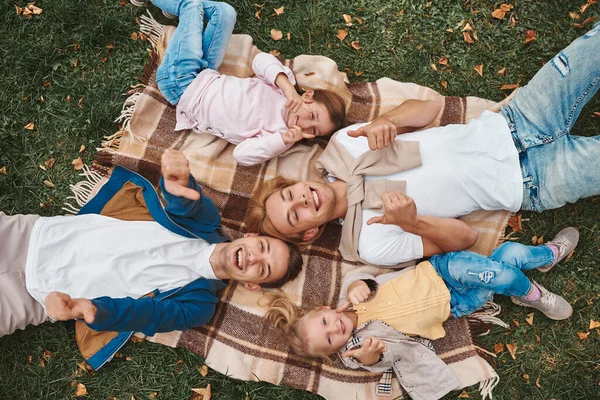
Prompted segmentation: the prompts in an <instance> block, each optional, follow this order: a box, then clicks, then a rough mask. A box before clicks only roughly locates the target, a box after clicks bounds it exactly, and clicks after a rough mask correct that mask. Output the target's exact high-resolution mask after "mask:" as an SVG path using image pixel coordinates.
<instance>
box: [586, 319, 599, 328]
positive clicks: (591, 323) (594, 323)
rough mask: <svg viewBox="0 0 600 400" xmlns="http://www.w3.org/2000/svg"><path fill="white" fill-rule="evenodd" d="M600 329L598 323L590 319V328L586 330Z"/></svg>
mask: <svg viewBox="0 0 600 400" xmlns="http://www.w3.org/2000/svg"><path fill="white" fill-rule="evenodd" d="M596 328H600V322H598V321H594V320H593V319H590V327H589V328H588V329H596Z"/></svg>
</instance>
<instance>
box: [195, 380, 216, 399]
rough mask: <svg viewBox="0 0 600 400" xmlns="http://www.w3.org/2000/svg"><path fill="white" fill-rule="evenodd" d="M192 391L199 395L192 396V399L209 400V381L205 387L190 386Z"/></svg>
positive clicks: (210, 393)
mask: <svg viewBox="0 0 600 400" xmlns="http://www.w3.org/2000/svg"><path fill="white" fill-rule="evenodd" d="M192 392H194V393H195V394H196V395H199V396H194V397H192V398H193V399H198V400H210V398H211V396H212V391H211V388H210V383H209V384H208V385H207V386H206V388H192Z"/></svg>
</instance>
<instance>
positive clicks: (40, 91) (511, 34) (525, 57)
mask: <svg viewBox="0 0 600 400" xmlns="http://www.w3.org/2000/svg"><path fill="white" fill-rule="evenodd" d="M14 3H15V4H17V5H19V6H25V5H26V1H25V0H15V1H14ZM231 3H232V5H233V6H234V7H235V8H236V9H237V11H238V23H237V26H236V33H248V34H250V35H252V36H253V37H254V39H255V43H256V44H257V46H258V47H259V48H261V49H262V50H265V51H270V50H273V49H276V50H279V51H280V52H281V54H282V56H284V57H293V56H295V55H298V54H303V53H304V54H322V55H325V56H328V57H331V58H332V59H334V60H335V61H337V63H338V65H339V67H340V69H342V70H346V71H347V72H348V77H349V79H350V80H351V81H359V80H364V81H370V80H375V79H377V78H380V77H383V76H387V77H390V78H393V79H397V80H402V81H410V82H416V83H419V84H421V85H425V86H430V87H432V88H434V89H436V90H438V91H440V92H441V93H443V94H445V95H457V96H467V95H474V96H479V97H484V98H489V99H493V100H501V99H502V98H503V97H504V96H505V95H507V94H508V93H509V91H507V90H501V86H502V85H505V84H516V83H519V84H521V85H523V84H525V83H526V82H527V81H528V80H529V79H530V78H531V76H533V74H534V73H535V72H536V71H537V70H538V69H539V68H540V66H541V65H542V64H543V63H544V62H546V61H547V60H549V59H550V58H551V57H552V56H553V55H554V54H555V53H556V52H558V51H559V50H560V49H562V48H563V47H565V46H566V45H567V44H568V43H569V42H570V41H572V40H573V39H575V38H576V37H578V36H580V35H582V34H583V33H584V32H585V31H586V30H587V29H589V28H590V27H591V25H592V23H590V22H585V28H581V27H578V26H574V24H584V21H585V20H586V19H587V18H589V17H591V18H598V17H599V16H600V5H597V4H592V5H591V6H590V7H589V8H587V10H585V12H583V13H582V12H581V9H580V7H581V6H583V5H584V4H585V3H586V0H574V1H564V0H562V1H559V0H545V1H543V0H529V1H523V0H521V1H519V0H514V1H513V2H512V3H511V4H512V5H513V6H514V9H513V10H511V11H509V12H508V13H507V15H506V16H505V17H504V19H502V20H499V19H494V18H492V16H491V14H492V11H493V10H494V9H495V8H497V7H498V6H499V5H500V2H499V1H498V2H491V1H483V0H471V1H469V0H437V1H429V2H426V1H424V0H423V1H402V0H396V1H390V0H387V1H384V0H370V1H365V0H351V1H344V2H342V1H332V0H311V1H302V2H301V1H292V0H277V1H273V0H263V1H261V2H260V6H257V5H255V3H256V2H255V1H248V0H239V1H236V2H231ZM36 6H38V7H40V8H42V9H43V13H42V14H40V15H34V16H33V17H31V18H27V17H24V16H23V15H18V14H17V13H16V11H15V8H14V7H13V5H11V4H10V2H9V1H4V2H2V3H1V4H0V38H1V39H0V71H1V73H0V104H1V105H2V106H1V110H2V116H0V210H2V211H4V212H5V213H8V214H16V213H37V214H41V215H46V216H48V215H56V214H61V213H62V212H63V211H62V210H61V206H62V203H63V202H64V201H65V199H66V197H67V196H69V195H70V192H69V184H71V183H75V182H77V181H78V180H79V179H78V177H77V174H76V171H74V169H73V166H72V165H71V160H73V159H76V158H77V157H79V156H81V157H82V159H83V160H84V162H86V163H89V162H91V159H92V155H93V153H94V149H95V148H96V147H98V146H99V144H100V140H101V138H102V136H104V135H109V134H112V133H114V132H115V131H116V130H117V124H115V123H114V122H113V120H114V119H115V118H116V117H117V116H118V115H119V113H120V110H121V106H122V104H123V101H124V99H125V98H126V95H124V93H125V92H127V90H128V89H129V86H130V85H133V84H135V83H136V81H137V80H136V75H137V74H139V73H141V72H142V66H143V64H144V62H145V61H147V60H148V54H147V49H148V48H149V46H150V45H149V43H148V42H144V41H140V40H133V39H132V38H131V37H130V35H131V34H132V33H133V32H136V31H137V29H138V26H137V25H136V22H135V19H136V16H139V15H141V14H142V13H143V12H144V11H143V10H142V9H139V8H135V7H132V6H131V5H130V4H128V2H127V1H122V2H119V0H52V1H50V0H38V1H36ZM281 6H284V7H285V8H284V10H285V11H284V13H283V14H281V15H279V16H276V15H275V12H274V11H273V9H274V8H279V7H281ZM257 11H260V19H257V17H256V16H255V13H256V12H257ZM152 12H153V14H154V15H155V16H159V14H160V12H159V11H157V9H156V8H152ZM343 14H348V15H350V16H352V17H354V18H353V19H352V26H350V27H347V26H346V25H345V21H344V18H343ZM511 16H513V17H514V26H511V24H510V17H511ZM466 23H469V24H470V25H471V27H472V28H473V30H474V32H471V37H472V38H473V41H474V42H473V43H472V44H469V43H466V42H465V40H464V38H463V34H462V33H461V30H462V29H463V27H464V26H465V24H466ZM272 28H275V29H279V30H281V31H282V32H283V33H284V40H281V41H277V42H275V41H273V40H272V39H271V37H270V34H269V32H270V30H271V29H272ZM339 29H346V30H347V31H348V37H347V38H345V39H344V40H343V41H340V40H339V39H338V38H336V33H337V32H338V30H339ZM528 30H532V31H533V32H534V33H535V37H536V40H534V41H532V42H531V43H528V44H524V41H525V39H526V37H527V31H528ZM287 32H290V40H287V39H286V38H285V34H286V33H287ZM475 37H476V38H475ZM352 41H358V43H359V45H360V49H359V50H356V49H354V48H353V47H351V42H352ZM356 47H358V46H356ZM598 50H599V51H600V49H598ZM590 56H596V57H597V54H594V55H590ZM442 57H447V59H448V63H447V65H445V66H444V65H442V64H440V63H439V61H440V60H441V59H442ZM432 64H435V65H436V68H435V69H434V68H432ZM482 64H483V67H482V73H483V76H480V75H479V74H478V73H477V72H476V71H475V69H474V68H475V67H476V66H478V65H482ZM504 68H506V70H505V73H504V74H503V75H499V74H498V71H499V70H501V69H504ZM436 69H437V70H436ZM446 86H447V88H446ZM599 100H600V97H598V96H596V99H594V100H592V101H591V102H590V104H589V105H588V106H587V107H586V108H585V109H584V110H583V112H582V114H581V117H580V118H579V122H578V123H577V125H576V126H575V129H574V131H573V132H572V133H573V134H577V135H587V136H592V135H596V134H598V133H599V132H598V131H599V122H598V121H599V119H598V117H595V116H594V112H596V111H597V112H600V101H599ZM599 115H600V114H599ZM30 123H32V125H29V124H30ZM27 125H29V127H30V128H32V129H27V128H25V126H27ZM82 145H84V146H85V150H83V151H82V152H81V153H80V149H81V146H82ZM53 158H54V159H55V161H54V164H53V166H51V167H50V166H46V165H44V163H45V162H47V161H48V160H50V159H53ZM598 162H600V160H599V161H598ZM48 164H52V163H51V162H48ZM40 166H43V167H44V168H41V167H40ZM4 168H6V169H5V170H4ZM2 172H5V174H3V173H2ZM499 179H501V177H499ZM50 186H52V187H50ZM523 218H524V219H525V221H524V222H523V232H520V233H515V234H514V235H513V236H512V238H514V239H517V240H519V241H521V242H523V243H530V242H531V238H532V237H533V236H538V237H539V236H544V237H545V238H546V239H549V238H551V237H552V236H553V235H554V234H555V233H556V232H558V231H559V230H560V229H561V228H562V227H564V226H568V225H573V226H577V227H578V228H579V230H580V232H581V242H580V245H579V248H578V249H577V250H576V252H575V254H574V256H573V258H572V259H570V260H569V261H567V262H566V263H564V264H562V265H560V266H559V267H558V268H557V269H556V270H554V271H553V272H552V273H551V274H548V275H542V274H540V273H539V272H533V273H530V276H532V277H533V278H534V279H536V280H538V281H539V282H540V283H542V284H544V285H546V286H547V287H548V288H550V289H553V290H555V291H557V292H559V293H563V294H564V295H565V297H566V299H567V300H568V301H570V302H571V303H572V304H573V308H574V314H573V316H572V317H571V318H570V319H569V320H567V321H563V322H558V323H556V322H553V321H550V320H548V319H546V318H545V317H544V316H543V315H541V314H539V313H536V314H535V317H534V319H533V324H529V323H528V322H526V317H527V315H528V313H529V310H527V309H523V308H519V307H516V306H513V305H512V304H511V303H510V301H507V300H506V299H498V300H499V303H500V304H501V305H502V306H504V307H505V311H504V314H503V319H504V320H505V321H507V322H510V323H511V328H510V329H509V330H503V329H495V330H494V331H493V332H492V333H491V334H490V335H488V336H486V337H483V338H482V342H483V343H484V344H486V345H487V346H488V348H490V349H492V348H493V347H494V345H495V344H498V343H502V344H513V345H515V346H517V350H516V354H515V357H514V358H512V357H511V355H510V354H509V352H508V351H507V350H506V348H505V349H504V350H503V351H500V352H499V353H498V355H497V360H496V363H497V370H498V373H499V375H500V378H501V380H500V383H499V385H498V386H497V387H496V389H495V391H494V398H497V399H551V398H556V399H567V398H568V399H592V398H600V386H599V385H600V329H595V330H591V331H590V330H589V329H588V326H589V324H590V320H595V321H599V320H600V268H599V265H598V264H599V262H598V260H599V259H600V222H599V221H600V198H599V197H596V198H591V199H587V200H584V201H580V202H579V203H577V204H576V205H569V206H567V207H564V208H562V209H560V210H555V211H547V212H544V213H543V214H533V213H524V214H523ZM1 256H2V255H0V257H1ZM587 332H589V336H588V337H587V338H585V339H580V337H579V336H578V333H587ZM0 351H1V353H0V354H1V356H0V398H1V399H62V398H71V397H72V396H73V395H74V393H75V391H76V388H75V387H74V382H75V383H82V384H84V385H85V386H86V387H87V392H88V396H87V398H90V399H107V398H111V397H116V398H119V399H131V398H132V396H133V398H135V399H142V398H153V397H154V396H155V397H156V398H158V399H188V398H190V396H191V395H192V392H191V391H190V388H192V387H204V386H206V384H207V383H212V385H213V394H214V395H215V398H217V399H246V398H250V399H275V398H276V399H314V398H317V396H314V395H311V394H309V393H306V392H302V391H295V390H290V389H286V388H281V387H276V386H273V385H269V384H264V383H257V382H252V383H249V382H241V381H237V380H232V379H228V378H227V377H225V376H223V375H220V374H217V373H216V372H214V371H211V372H210V373H209V374H208V376H206V377H202V376H201V375H200V374H199V373H198V371H197V370H196V368H198V367H200V366H201V365H202V364H203V361H202V359H201V358H200V357H197V356H195V355H192V354H190V353H188V352H186V351H182V350H177V349H171V348H167V347H164V346H161V345H157V344H148V343H138V344H129V345H128V346H126V347H125V348H124V349H123V350H122V352H121V354H120V355H119V357H116V358H115V359H114V360H113V361H112V362H111V363H109V364H107V366H105V367H104V368H103V369H102V370H101V371H100V372H98V373H83V374H78V375H76V370H77V365H76V364H77V362H80V361H81V357H80V355H79V353H78V350H77V347H76V345H75V342H74V340H73V338H72V337H70V336H69V335H68V334H67V333H66V332H65V330H64V329H63V327H62V326H61V325H59V324H55V325H52V324H50V323H48V324H45V325H43V326H41V327H37V328H28V329H26V330H25V331H19V332H17V333H15V334H13V335H10V336H8V337H3V338H0ZM45 351H50V352H51V353H52V355H51V356H49V353H46V357H45V358H44V352H45ZM235 362H236V360H231V363H235ZM75 385H76V384H75ZM340 390H343V386H342V387H340ZM153 393H155V394H153ZM468 393H469V395H470V397H471V398H477V397H478V394H477V393H478V391H477V388H471V389H470V390H468ZM458 394H459V393H453V394H451V395H449V396H447V398H456V397H457V396H458Z"/></svg>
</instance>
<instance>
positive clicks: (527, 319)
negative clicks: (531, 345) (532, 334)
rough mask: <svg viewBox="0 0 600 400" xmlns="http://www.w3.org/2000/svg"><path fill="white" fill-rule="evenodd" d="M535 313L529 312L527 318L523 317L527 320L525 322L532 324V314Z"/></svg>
mask: <svg viewBox="0 0 600 400" xmlns="http://www.w3.org/2000/svg"><path fill="white" fill-rule="evenodd" d="M534 315H535V314H534V313H529V314H527V318H525V321H527V323H528V324H529V325H531V326H533V316H534Z"/></svg>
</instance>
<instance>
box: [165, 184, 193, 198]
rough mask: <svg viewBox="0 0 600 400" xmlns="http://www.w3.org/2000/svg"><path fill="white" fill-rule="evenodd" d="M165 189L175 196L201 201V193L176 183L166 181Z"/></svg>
mask: <svg viewBox="0 0 600 400" xmlns="http://www.w3.org/2000/svg"><path fill="white" fill-rule="evenodd" d="M164 183H165V189H166V191H167V192H169V193H171V194H172V195H173V196H177V197H184V198H186V199H190V200H194V201H195V200H200V193H198V191H197V190H195V189H192V188H189V187H187V186H182V185H180V184H179V183H177V182H175V181H170V180H165V182H164Z"/></svg>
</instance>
